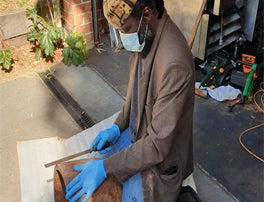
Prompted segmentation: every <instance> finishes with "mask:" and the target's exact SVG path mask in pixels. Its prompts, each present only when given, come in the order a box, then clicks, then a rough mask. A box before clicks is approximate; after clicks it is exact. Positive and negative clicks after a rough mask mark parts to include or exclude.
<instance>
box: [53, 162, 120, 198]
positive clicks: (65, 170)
mask: <svg viewBox="0 0 264 202" xmlns="http://www.w3.org/2000/svg"><path fill="white" fill-rule="evenodd" d="M91 160H96V159H81V160H76V161H69V162H63V163H60V164H58V165H56V167H55V170H54V199H55V202H67V201H68V200H66V199H65V195H66V192H65V189H66V187H67V185H68V184H69V183H70V181H71V180H72V179H73V178H74V177H75V176H77V175H78V174H79V172H76V171H74V170H73V165H80V164H83V163H85V162H87V161H91ZM84 196H85V195H83V196H82V197H81V198H80V199H79V200H78V202H79V201H81V200H82V198H83V197H84ZM121 199H122V186H121V184H120V183H119V182H118V181H117V180H116V179H115V178H114V177H112V176H109V177H107V179H106V180H105V181H104V182H103V183H102V184H101V186H99V187H98V189H97V190H96V191H95V192H94V193H93V194H92V196H91V197H90V198H89V200H88V202H119V201H121Z"/></svg>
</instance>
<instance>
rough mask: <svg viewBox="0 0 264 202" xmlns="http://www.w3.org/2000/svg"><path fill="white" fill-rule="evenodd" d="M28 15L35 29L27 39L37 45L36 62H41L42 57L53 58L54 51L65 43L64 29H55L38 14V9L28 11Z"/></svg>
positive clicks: (31, 30) (32, 29)
mask: <svg viewBox="0 0 264 202" xmlns="http://www.w3.org/2000/svg"><path fill="white" fill-rule="evenodd" d="M26 15H27V17H28V19H29V20H31V21H32V23H33V25H32V26H33V27H32V28H31V29H30V31H29V33H28V34H27V39H28V41H30V42H34V43H35V45H36V54H35V58H36V60H40V59H41V57H42V56H46V57H49V56H51V57H53V56H54V50H55V49H56V48H57V47H59V46H60V45H61V44H62V42H63V37H64V32H63V29H62V27H59V28H55V27H54V26H53V25H52V23H51V22H47V21H46V20H44V19H43V18H42V17H41V16H39V15H38V14H37V9H36V7H35V8H33V9H27V11H26Z"/></svg>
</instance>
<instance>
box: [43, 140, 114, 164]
mask: <svg viewBox="0 0 264 202" xmlns="http://www.w3.org/2000/svg"><path fill="white" fill-rule="evenodd" d="M109 146H110V143H108V142H107V143H106V144H105V145H104V147H103V148H102V149H101V150H104V149H106V148H107V147H109ZM96 151H98V150H97V145H95V146H94V147H93V148H92V149H87V150H85V151H82V152H79V153H76V154H72V155H70V156H66V157H64V158H61V159H59V160H56V161H52V162H50V163H47V164H45V167H46V168H48V167H50V166H53V165H56V164H59V163H62V162H64V161H68V160H70V159H73V158H76V157H79V156H82V155H84V154H88V153H92V152H96Z"/></svg>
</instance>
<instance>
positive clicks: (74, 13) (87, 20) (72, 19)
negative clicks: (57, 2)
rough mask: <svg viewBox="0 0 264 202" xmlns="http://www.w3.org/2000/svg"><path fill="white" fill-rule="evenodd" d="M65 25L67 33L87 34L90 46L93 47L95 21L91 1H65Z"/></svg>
mask: <svg viewBox="0 0 264 202" xmlns="http://www.w3.org/2000/svg"><path fill="white" fill-rule="evenodd" d="M62 5H63V24H64V27H65V29H66V30H67V31H73V30H75V31H76V32H77V33H82V32H84V33H85V40H86V42H87V44H88V46H93V44H94V36H93V21H92V5H91V0H63V1H62Z"/></svg>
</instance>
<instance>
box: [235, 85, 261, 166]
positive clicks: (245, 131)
mask: <svg viewBox="0 0 264 202" xmlns="http://www.w3.org/2000/svg"><path fill="white" fill-rule="evenodd" d="M263 85H264V82H262V83H261V84H260V90H259V91H257V92H256V93H255V94H254V96H253V102H254V103H255V105H256V106H257V108H258V109H259V110H260V111H261V112H262V113H264V102H263V98H264V88H263ZM258 94H261V95H260V100H261V101H260V102H261V105H260V104H259V103H258V102H257V100H256V97H257V95H258ZM261 126H264V123H261V124H259V125H256V126H253V127H251V128H248V129H246V130H244V131H243V132H242V133H240V135H239V143H240V145H241V146H242V147H243V148H244V149H245V150H246V151H247V152H248V153H249V154H250V155H252V156H253V157H255V158H256V159H258V160H259V161H261V162H262V163H264V159H262V158H261V157H259V156H257V155H256V154H255V153H253V152H252V151H250V150H249V149H248V148H247V147H246V146H245V145H244V144H243V142H242V140H241V139H242V136H243V135H244V134H245V133H247V132H249V131H251V130H254V129H256V128H259V127H261Z"/></svg>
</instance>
